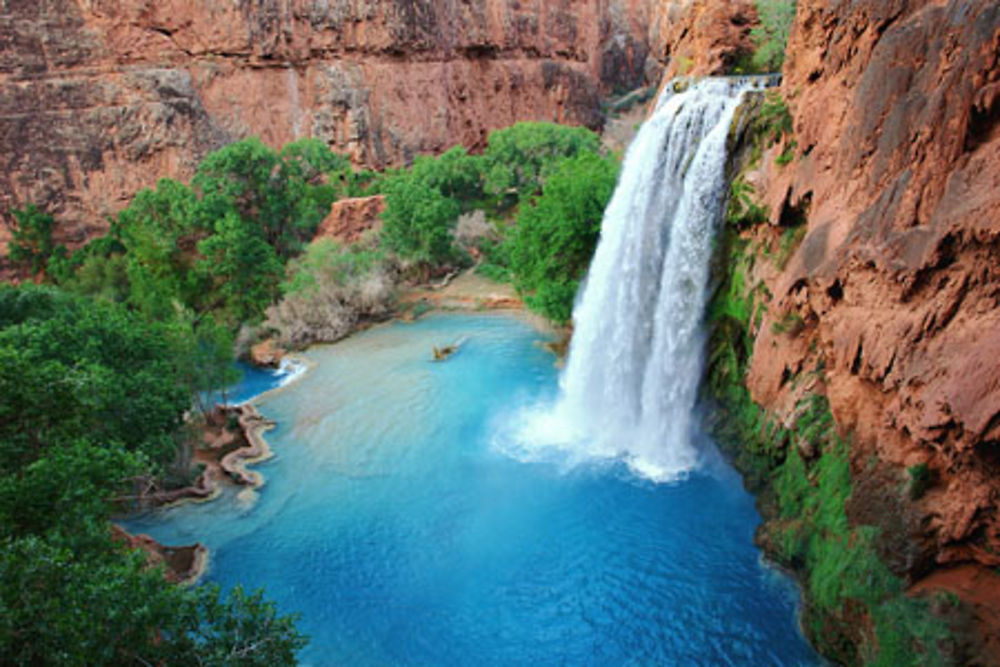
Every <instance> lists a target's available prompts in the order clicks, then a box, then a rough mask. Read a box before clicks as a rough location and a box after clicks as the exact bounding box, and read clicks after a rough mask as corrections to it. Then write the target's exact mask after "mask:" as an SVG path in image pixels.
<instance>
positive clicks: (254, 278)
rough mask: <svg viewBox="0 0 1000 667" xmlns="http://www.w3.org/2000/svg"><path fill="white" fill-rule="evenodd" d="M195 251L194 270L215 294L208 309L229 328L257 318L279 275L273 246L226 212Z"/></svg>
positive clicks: (274, 292) (280, 269) (275, 289)
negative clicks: (196, 251) (198, 257)
mask: <svg viewBox="0 0 1000 667" xmlns="http://www.w3.org/2000/svg"><path fill="white" fill-rule="evenodd" d="M198 251H199V253H200V254H201V259H199V260H198V265H197V269H198V272H199V274H200V275H202V276H205V277H206V278H207V282H208V284H209V285H210V286H211V293H212V294H213V295H216V297H215V298H216V302H215V303H212V304H211V307H210V310H213V311H218V312H219V313H220V315H221V317H222V319H223V320H224V321H225V322H227V323H228V324H229V325H230V326H231V327H233V328H235V327H237V326H238V325H239V324H240V323H242V322H253V321H257V320H259V319H260V318H261V315H262V314H263V312H264V309H265V308H266V307H267V306H268V304H270V303H271V301H273V300H274V298H275V297H276V296H277V294H278V284H279V282H280V281H281V278H282V275H283V266H282V264H281V260H280V259H279V258H278V255H277V254H276V252H275V250H274V248H273V247H272V246H270V245H268V244H267V243H266V242H265V241H264V239H262V238H261V237H260V236H259V235H258V233H257V232H256V231H255V230H254V229H252V228H251V227H249V226H248V225H247V224H246V223H245V222H244V221H243V219H242V218H240V217H239V215H237V214H235V213H234V212H229V213H227V214H226V215H225V217H223V218H221V219H220V220H219V221H218V222H217V223H216V226H215V234H213V235H212V236H210V237H208V238H207V239H204V240H203V241H200V242H199V243H198Z"/></svg>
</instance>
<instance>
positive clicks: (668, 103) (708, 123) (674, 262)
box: [517, 78, 768, 481]
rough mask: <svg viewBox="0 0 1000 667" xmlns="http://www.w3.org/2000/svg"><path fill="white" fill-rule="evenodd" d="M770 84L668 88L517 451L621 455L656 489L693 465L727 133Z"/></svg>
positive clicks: (643, 134)
mask: <svg viewBox="0 0 1000 667" xmlns="http://www.w3.org/2000/svg"><path fill="white" fill-rule="evenodd" d="M767 83H768V80H767V79H766V78H708V79H703V80H701V81H699V82H697V83H693V84H692V85H691V86H690V87H689V88H687V89H686V90H684V91H683V92H677V93H675V92H674V91H673V87H672V86H669V85H668V86H667V87H666V89H665V91H664V93H663V94H662V95H661V97H660V99H659V100H658V101H657V105H656V109H655V111H654V112H653V114H652V116H651V117H650V118H649V120H647V121H646V123H645V124H644V125H643V126H642V128H641V129H640V131H639V133H638V135H637V136H636V138H635V139H634V140H633V142H632V145H631V146H630V147H629V149H628V152H627V153H626V156H625V161H624V164H623V167H622V174H621V178H620V180H619V183H618V187H617V189H616V190H615V193H614V196H613V197H612V200H611V202H610V204H609V205H608V208H607V210H606V211H605V213H604V220H603V223H602V228H601V239H600V243H599V245H598V248H597V251H596V254H595V256H594V260H593V263H592V264H591V268H590V274H589V276H588V278H587V281H586V284H585V287H584V288H583V290H582V293H581V296H580V298H579V302H578V304H577V306H576V309H575V311H574V313H573V323H574V333H573V341H572V344H571V347H570V354H569V360H568V362H567V367H566V371H565V373H564V374H563V376H562V378H561V382H560V388H561V396H560V399H559V401H558V403H557V405H556V406H555V407H554V408H552V409H549V410H547V411H545V413H544V414H534V415H529V416H528V418H527V420H526V421H525V423H524V425H523V427H522V429H521V432H520V433H519V436H518V438H517V440H518V447H519V448H521V449H522V450H523V451H520V452H518V454H519V455H521V456H524V455H525V454H527V455H529V456H532V455H544V454H542V453H543V452H545V451H550V450H551V449H552V447H553V446H555V447H556V448H558V449H560V450H562V452H563V453H564V454H568V455H569V456H570V457H571V459H572V461H573V462H578V461H580V460H587V459H593V458H621V459H623V460H624V461H626V462H627V463H628V465H629V466H630V467H631V468H632V470H633V471H634V472H636V473H637V474H640V475H642V476H645V477H648V478H651V479H653V480H656V481H668V480H671V479H676V478H678V477H680V476H683V475H684V474H685V473H687V472H688V471H690V470H692V469H693V468H695V467H696V466H697V465H698V461H699V451H698V448H697V447H696V446H695V445H694V444H693V442H692V436H693V432H692V420H693V417H692V412H693V409H694V405H695V400H696V398H697V389H698V382H699V379H700V376H701V371H702V356H703V347H704V345H703V343H704V341H703V332H702V327H701V320H702V315H703V312H704V309H705V304H706V300H707V296H708V295H707V285H708V279H709V263H710V259H711V254H712V239H713V237H714V235H715V230H716V227H717V226H718V224H719V221H720V219H721V217H722V208H723V205H724V203H725V198H726V191H727V182H726V178H725V165H726V137H727V134H728V131H729V126H730V123H731V121H732V118H733V113H734V112H735V110H736V108H737V106H738V105H739V103H740V100H741V98H742V94H743V93H744V92H745V91H747V90H749V89H751V88H754V87H763V86H765V85H767Z"/></svg>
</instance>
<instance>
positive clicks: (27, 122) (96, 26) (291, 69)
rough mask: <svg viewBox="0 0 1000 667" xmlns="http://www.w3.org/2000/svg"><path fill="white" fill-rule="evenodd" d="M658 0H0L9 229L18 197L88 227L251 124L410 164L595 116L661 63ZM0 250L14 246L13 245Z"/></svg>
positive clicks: (78, 231)
mask: <svg viewBox="0 0 1000 667" xmlns="http://www.w3.org/2000/svg"><path fill="white" fill-rule="evenodd" d="M658 5H659V3H658V2H656V0H610V1H608V0H581V1H577V0H574V1H572V2H570V1H569V0H535V1H533V2H518V1H516V0H482V1H480V2H475V3H470V2H460V3H455V2H445V1H444V0H432V1H430V2H412V1H410V0H382V1H379V2H375V1H372V0H365V1H363V2H352V3H327V2H314V1H313V0H260V1H254V2H250V1H249V0H234V1H230V2H217V1H215V0H162V1H158V2H147V1H145V0H87V1H86V2H84V1H82V0H46V2H35V1H28V0H13V1H11V2H4V3H0V217H2V218H3V221H2V224H0V247H4V245H5V242H6V241H7V240H8V238H9V230H8V225H9V223H10V216H9V214H8V210H9V208H11V207H17V206H23V205H25V204H27V203H29V202H33V203H36V204H38V205H40V206H42V207H43V208H45V209H46V210H48V211H49V212H51V213H53V214H55V215H56V217H57V220H58V223H59V224H58V228H57V232H56V237H57V240H58V241H61V242H65V243H68V244H70V245H71V246H72V245H78V244H80V243H82V242H84V241H85V240H86V239H88V238H90V237H92V236H93V235H95V234H97V233H100V232H102V231H103V230H104V229H106V226H107V219H106V218H107V216H108V215H109V214H113V213H114V212H116V211H117V210H119V209H120V208H121V207H122V206H124V205H125V204H126V203H127V202H128V201H129V200H130V199H131V197H132V196H133V195H134V193H135V192H136V191H137V190H138V189H140V188H142V187H145V186H150V185H153V184H154V183H155V182H156V180H157V179H159V178H161V177H174V178H181V179H186V178H188V177H189V176H190V175H191V173H192V171H193V169H194V167H195V166H196V164H197V162H198V161H199V160H200V159H201V157H203V156H204V155H205V153H206V152H208V151H210V150H213V149H215V148H218V147H219V146H221V145H223V144H225V143H227V142H230V141H233V140H235V139H239V138H242V137H246V136H249V135H259V136H260V137H261V138H262V139H263V140H264V141H265V142H266V143H268V144H271V145H274V146H281V145H283V144H285V143H287V142H289V141H292V140H294V139H296V138H299V137H306V136H312V137H317V138H320V139H322V140H323V141H325V142H327V143H328V144H329V145H330V146H331V147H332V148H334V149H335V150H337V151H340V152H345V153H347V154H349V155H350V156H351V157H352V158H353V160H354V161H355V162H356V163H357V164H359V165H365V166H375V167H383V166H386V165H390V164H399V163H401V162H405V161H407V160H409V159H411V158H412V157H413V156H414V155H416V154H418V153H422V152H435V151H440V150H442V149H445V148H447V147H450V146H452V145H455V144H459V143H461V144H464V145H466V146H467V147H469V148H472V149H475V148H478V147H481V146H482V145H483V143H484V141H485V139H486V136H487V134H488V132H489V131H490V130H492V129H495V128H499V127H505V126H507V125H510V124H512V123H514V122H517V121H521V120H549V121H559V122H567V123H574V124H581V125H586V126H589V127H593V128H597V127H599V126H600V125H601V124H602V122H603V115H602V113H601V99H602V95H604V94H606V93H610V92H611V91H614V90H628V89H631V88H635V87H637V86H639V85H642V84H643V83H645V82H647V75H648V77H650V78H649V79H648V82H650V83H653V82H656V81H658V79H659V76H658V75H659V71H660V70H659V65H658V64H657V61H656V59H655V58H650V57H649V54H650V45H649V44H650V39H651V38H653V37H654V36H655V35H653V34H652V33H654V30H653V26H654V25H655V24H656V21H655V20H654V15H655V14H656V12H657V10H658V8H659V7H658ZM0 254H3V253H2V252H0Z"/></svg>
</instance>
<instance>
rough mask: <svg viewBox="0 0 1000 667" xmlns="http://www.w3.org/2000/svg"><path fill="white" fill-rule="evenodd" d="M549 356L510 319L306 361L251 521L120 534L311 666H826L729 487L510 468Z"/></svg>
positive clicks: (277, 412) (753, 518) (450, 319)
mask: <svg viewBox="0 0 1000 667" xmlns="http://www.w3.org/2000/svg"><path fill="white" fill-rule="evenodd" d="M459 338H466V339H467V340H466V342H465V343H464V344H463V346H462V347H461V349H460V350H459V352H458V353H457V354H456V355H455V356H454V357H452V358H451V359H450V360H448V361H447V362H445V363H432V362H431V361H430V350H431V346H432V345H441V344H445V343H449V342H452V341H454V340H456V339H459ZM540 340H541V336H540V335H539V334H538V333H537V332H536V331H535V330H534V329H532V328H531V327H530V326H529V325H527V324H525V323H524V322H522V321H521V320H518V319H515V318H513V317H509V316H503V315H434V316H430V317H427V318H425V319H422V320H420V321H418V322H416V323H414V324H402V323H398V324H391V325H387V326H382V327H378V328H375V329H372V330H369V331H367V332H364V333H361V334H358V335H356V336H354V337H352V338H350V339H348V340H346V341H344V342H341V343H339V344H337V345H333V346H328V347H319V348H314V349H313V350H311V351H310V352H309V353H307V355H306V356H308V357H309V358H310V359H311V360H312V361H314V362H315V366H314V367H313V368H312V369H311V370H310V371H309V372H308V373H307V374H306V375H305V376H304V377H303V378H302V379H300V380H299V381H298V382H296V383H294V384H292V385H290V386H288V387H287V388H285V389H284V390H283V391H281V392H278V393H275V394H271V395H269V396H268V397H267V398H266V400H264V401H263V402H262V403H261V409H262V411H263V412H264V413H265V414H266V415H267V416H268V417H270V418H273V419H275V420H277V422H278V426H277V428H276V429H275V430H273V431H271V432H269V433H268V434H267V438H268V441H269V442H270V443H271V446H272V448H273V449H274V451H275V453H276V456H275V458H274V459H272V460H270V461H268V462H266V463H264V464H262V465H260V466H258V469H259V470H260V471H261V472H262V473H263V474H264V476H265V477H266V479H267V482H266V485H265V486H264V487H263V488H262V489H261V490H260V493H259V496H258V499H257V501H256V502H255V503H254V504H252V505H247V504H246V503H245V502H244V501H241V500H240V499H238V498H237V495H236V494H235V493H227V494H225V495H224V496H223V497H221V498H220V499H218V500H216V501H214V502H210V503H206V504H187V505H181V506H178V507H175V508H171V509H167V510H162V511H158V512H154V513H151V514H148V515H145V516H142V517H139V518H136V519H132V520H130V521H127V522H126V528H127V529H129V530H131V531H134V532H145V533H149V534H151V535H152V536H153V537H155V538H156V539H158V540H160V541H163V542H165V543H168V544H180V543H191V542H194V541H201V542H203V543H205V544H206V545H207V546H208V547H209V548H210V550H211V556H210V565H209V571H208V573H207V575H206V578H207V579H208V580H210V581H216V582H219V583H220V584H222V585H223V586H224V587H229V586H232V585H233V584H235V583H237V582H240V583H242V584H244V585H245V586H246V587H249V588H256V587H259V586H264V587H265V588H266V590H267V595H268V596H269V597H270V598H271V599H273V600H275V601H276V602H277V604H278V606H279V608H280V609H281V611H283V612H294V611H298V612H301V614H302V618H301V620H300V622H299V627H300V628H301V630H302V631H304V632H305V633H307V634H308V635H309V636H310V637H311V642H310V644H309V646H307V647H306V649H305V650H303V652H302V654H301V656H300V658H301V660H302V662H303V663H304V664H312V665H336V664H340V665H477V666H483V665H524V664H533V665H626V664H636V665H639V664H641V665H652V664H666V665H669V664H702V665H709V664H743V665H750V664H753V665H765V664H766V665H802V664H817V662H818V659H817V658H816V656H815V654H814V653H813V652H812V650H811V649H810V648H809V647H808V646H807V644H806V643H805V641H804V640H803V639H802V637H801V635H800V633H799V631H798V628H797V626H796V620H795V609H796V604H797V596H798V593H797V590H796V588H795V586H794V585H793V584H792V583H791V582H790V581H789V580H788V579H787V578H785V577H784V576H783V575H781V574H779V573H778V572H776V571H774V570H772V569H770V568H768V567H767V566H765V565H763V564H762V563H761V562H760V556H759V552H758V550H757V549H756V548H755V547H754V545H753V542H752V537H753V532H754V528H755V527H756V525H757V524H758V522H759V517H758V515H757V513H756V511H755V509H754V505H753V500H752V498H751V497H750V496H749V495H748V494H747V493H746V492H744V490H743V488H742V485H741V483H740V480H739V478H738V477H737V475H736V474H735V473H734V472H733V471H732V470H731V469H729V468H728V467H726V466H725V465H723V464H719V465H715V466H711V467H710V468H711V469H710V470H705V471H702V472H696V473H694V474H692V475H690V476H689V477H688V478H687V479H686V480H684V481H680V482H676V483H673V484H653V483H651V482H648V481H645V480H642V479H638V478H636V477H634V476H632V475H631V474H630V473H629V471H628V468H627V467H626V466H624V465H621V464H619V465H616V464H613V463H608V462H607V461H605V462H603V463H595V464H593V465H586V464H583V465H579V466H577V467H575V468H572V469H568V470H567V469H561V468H559V467H556V466H555V465H552V464H547V463H522V462H519V461H517V460H514V459H511V458H509V457H507V456H505V455H504V454H503V453H502V452H501V450H502V449H503V448H502V447H498V446H497V442H496V434H497V433H498V432H503V431H504V430H505V429H504V425H505V423H506V422H507V421H509V420H511V419H517V418H518V415H519V414H520V413H521V411H522V410H523V408H524V407H525V406H528V405H532V404H537V403H538V402H544V401H550V400H552V399H553V398H554V396H555V395H556V393H557V391H558V387H557V381H558V378H557V371H556V369H555V368H554V367H553V358H552V356H551V354H550V353H548V352H546V351H545V350H543V349H541V347H540V346H539V345H538V344H537V343H538V342H539V341H540Z"/></svg>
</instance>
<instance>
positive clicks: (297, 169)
mask: <svg viewBox="0 0 1000 667" xmlns="http://www.w3.org/2000/svg"><path fill="white" fill-rule="evenodd" d="M326 153H327V154H325V155H324V154H323V152H322V149H321V148H320V146H319V145H318V142H315V141H309V142H298V143H296V144H292V145H290V146H289V147H288V148H287V152H286V154H285V156H284V157H283V156H282V155H280V154H278V153H276V152H275V151H274V150H272V149H271V148H269V147H267V146H265V145H264V144H263V143H262V142H261V141H260V139H257V138H256V137H253V138H250V139H245V140H243V141H238V142H236V143H233V144H230V145H229V146H226V147H225V148H222V149H220V150H218V151H215V152H214V153H211V154H210V155H208V156H207V157H206V158H205V159H204V160H203V161H202V163H201V164H200V165H199V166H198V171H197V173H196V174H195V177H194V181H193V183H194V187H195V189H196V190H198V191H199V192H200V193H201V194H202V202H203V205H204V206H205V210H206V214H207V215H208V216H209V218H210V219H213V220H219V219H221V218H225V217H226V216H227V215H229V214H230V213H232V212H235V213H236V214H237V215H238V216H239V217H240V218H241V219H242V220H244V221H245V222H246V223H247V224H248V225H250V226H253V227H255V228H257V229H259V230H260V233H261V235H262V237H263V239H264V240H265V241H266V242H267V243H268V244H269V245H270V246H271V247H273V248H274V249H275V251H276V252H277V254H278V256H279V257H280V258H282V259H287V258H288V257H290V256H292V255H294V254H295V253H297V252H298V251H299V250H300V248H301V246H302V244H303V243H304V242H305V241H307V240H309V239H310V238H311V237H312V234H313V233H314V232H315V230H316V227H317V226H318V225H319V223H320V222H321V221H322V220H323V218H324V217H325V216H326V214H327V213H328V212H329V209H330V205H331V204H332V203H333V201H334V198H335V192H334V189H333V188H332V187H331V186H329V185H326V184H324V183H321V182H319V180H318V179H319V176H318V175H319V174H321V173H323V172H322V170H323V169H325V168H327V167H329V166H331V165H335V164H338V161H337V160H336V156H335V155H334V154H333V153H330V152H329V150H328V149H327V151H326ZM310 177H311V178H310Z"/></svg>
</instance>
